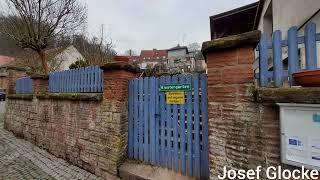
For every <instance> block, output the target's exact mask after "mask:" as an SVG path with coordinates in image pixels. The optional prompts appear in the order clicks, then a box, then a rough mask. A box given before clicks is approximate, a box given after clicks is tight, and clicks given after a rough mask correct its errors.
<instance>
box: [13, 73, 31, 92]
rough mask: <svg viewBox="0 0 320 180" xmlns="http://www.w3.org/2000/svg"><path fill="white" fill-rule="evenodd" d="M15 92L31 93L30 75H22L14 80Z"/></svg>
mask: <svg viewBox="0 0 320 180" xmlns="http://www.w3.org/2000/svg"><path fill="white" fill-rule="evenodd" d="M15 88H16V94H32V93H33V87H32V79H31V78H30V77H22V78H19V79H17V80H16V87H15Z"/></svg>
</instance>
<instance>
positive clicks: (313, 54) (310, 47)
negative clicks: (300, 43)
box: [304, 23, 317, 70]
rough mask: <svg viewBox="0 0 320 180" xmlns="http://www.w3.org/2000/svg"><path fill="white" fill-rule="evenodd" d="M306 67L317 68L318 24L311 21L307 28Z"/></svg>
mask: <svg viewBox="0 0 320 180" xmlns="http://www.w3.org/2000/svg"><path fill="white" fill-rule="evenodd" d="M304 32H305V48H306V67H307V69H308V70H313V69H316V68H317V47H316V24H315V23H309V24H307V26H306V28H305V31H304Z"/></svg>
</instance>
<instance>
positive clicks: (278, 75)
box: [266, 30, 283, 87]
mask: <svg viewBox="0 0 320 180" xmlns="http://www.w3.org/2000/svg"><path fill="white" fill-rule="evenodd" d="M272 38H273V68H274V71H273V72H274V74H273V78H274V83H275V86H276V87H281V86H282V84H283V76H282V71H283V63H282V48H281V31H279V30H278V31H275V32H274V33H273V36H272ZM267 67H268V66H266V68H267Z"/></svg>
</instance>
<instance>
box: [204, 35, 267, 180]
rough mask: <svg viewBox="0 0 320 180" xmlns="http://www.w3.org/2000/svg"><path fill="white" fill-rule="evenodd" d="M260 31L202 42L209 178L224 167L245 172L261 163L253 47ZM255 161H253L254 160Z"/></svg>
mask: <svg viewBox="0 0 320 180" xmlns="http://www.w3.org/2000/svg"><path fill="white" fill-rule="evenodd" d="M259 37H260V32H259V31H253V32H248V33H244V34H239V35H235V36H229V37H225V38H220V39H217V40H212V41H208V42H204V43H203V46H202V52H203V54H204V55H205V57H206V60H207V65H208V98H209V103H208V112H209V124H208V125H209V160H210V161H209V162H210V163H209V167H210V178H211V179H217V178H218V177H217V176H218V175H222V172H223V167H224V166H227V168H228V169H240V168H243V169H248V168H251V167H255V165H258V164H259V163H260V162H261V161H262V160H263V158H262V157H263V154H260V153H259V152H258V151H257V150H258V149H259V148H261V147H259V145H260V144H259V143H258V141H259V140H257V139H258V138H257V137H259V136H260V132H259V128H258V126H259V125H258V124H259V123H258V121H259V120H258V119H259V118H258V113H257V112H258V108H257V106H256V105H255V103H254V102H253V98H252V94H251V91H250V90H251V88H253V84H254V70H253V62H254V59H255V58H254V49H253V48H254V47H255V46H256V44H257V42H258V40H259ZM255 158H256V159H255Z"/></svg>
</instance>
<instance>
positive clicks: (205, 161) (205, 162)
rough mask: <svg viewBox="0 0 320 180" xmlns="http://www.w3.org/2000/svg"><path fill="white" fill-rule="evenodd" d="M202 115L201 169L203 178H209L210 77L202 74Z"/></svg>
mask: <svg viewBox="0 0 320 180" xmlns="http://www.w3.org/2000/svg"><path fill="white" fill-rule="evenodd" d="M200 81H201V104H200V108H201V116H202V129H201V131H202V153H201V157H202V158H201V170H202V175H201V177H203V179H208V178H209V157H208V156H209V150H208V148H209V143H208V98H207V97H208V89H207V87H208V77H207V75H201V80H200Z"/></svg>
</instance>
